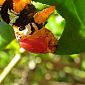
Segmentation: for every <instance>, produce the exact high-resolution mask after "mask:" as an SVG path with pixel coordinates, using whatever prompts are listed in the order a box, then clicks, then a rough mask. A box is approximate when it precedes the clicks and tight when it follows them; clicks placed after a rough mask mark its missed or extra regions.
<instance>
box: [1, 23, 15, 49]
mask: <svg viewBox="0 0 85 85" xmlns="http://www.w3.org/2000/svg"><path fill="white" fill-rule="evenodd" d="M13 39H14V32H13V29H12V27H11V26H10V25H8V24H6V23H5V22H0V50H2V49H4V48H5V47H6V45H8V44H9V43H10V42H11V41H12V40H13Z"/></svg>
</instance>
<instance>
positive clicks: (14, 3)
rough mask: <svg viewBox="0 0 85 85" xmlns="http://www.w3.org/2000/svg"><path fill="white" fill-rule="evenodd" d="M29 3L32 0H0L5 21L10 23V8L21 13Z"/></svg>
mask: <svg viewBox="0 0 85 85" xmlns="http://www.w3.org/2000/svg"><path fill="white" fill-rule="evenodd" d="M28 5H31V0H0V6H2V8H1V17H2V19H3V20H4V21H5V22H7V23H10V19H9V14H8V9H9V10H13V11H14V12H16V13H20V12H21V11H22V10H23V9H24V8H26V7H27V6H28Z"/></svg>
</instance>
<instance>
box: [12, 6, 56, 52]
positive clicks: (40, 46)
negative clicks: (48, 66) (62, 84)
mask: <svg viewBox="0 0 85 85" xmlns="http://www.w3.org/2000/svg"><path fill="white" fill-rule="evenodd" d="M54 10H55V7H54V6H50V7H48V8H46V9H44V10H42V11H40V12H37V13H35V14H34V16H33V17H32V18H33V21H32V22H30V23H28V24H27V25H26V26H25V28H24V29H23V30H21V28H20V27H18V26H16V25H14V26H13V29H14V31H15V35H16V38H17V39H18V40H19V43H20V46H21V47H23V48H24V49H26V50H28V51H30V52H33V53H48V52H51V53H53V52H55V50H56V45H57V39H56V38H55V37H54V35H53V34H52V32H51V31H49V30H48V29H46V28H45V27H44V23H45V22H46V20H47V19H48V17H49V16H50V15H51V14H52V13H53V12H54ZM26 19H27V18H26ZM19 28H20V29H19ZM20 30H21V31H20Z"/></svg>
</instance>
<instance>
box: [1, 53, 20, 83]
mask: <svg viewBox="0 0 85 85" xmlns="http://www.w3.org/2000/svg"><path fill="white" fill-rule="evenodd" d="M20 58H21V55H20V54H16V55H15V56H14V58H13V59H12V60H11V62H10V63H9V64H8V65H7V67H6V68H5V69H4V70H3V72H2V73H1V75H0V84H1V82H2V81H3V80H4V78H5V77H6V76H7V74H8V73H9V72H10V71H11V69H12V68H13V67H14V66H15V64H16V63H17V62H18V61H19V60H20Z"/></svg>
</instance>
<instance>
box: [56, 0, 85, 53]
mask: <svg viewBox="0 0 85 85" xmlns="http://www.w3.org/2000/svg"><path fill="white" fill-rule="evenodd" d="M84 3H85V0H70V1H69V0H64V1H63V2H62V4H61V9H59V12H60V13H61V15H62V16H63V17H64V18H65V19H66V26H65V30H64V32H63V34H62V36H61V38H60V40H59V45H58V49H57V53H58V54H76V53H80V52H84V51H85V22H84V21H85V20H84V19H85V5H84Z"/></svg>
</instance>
